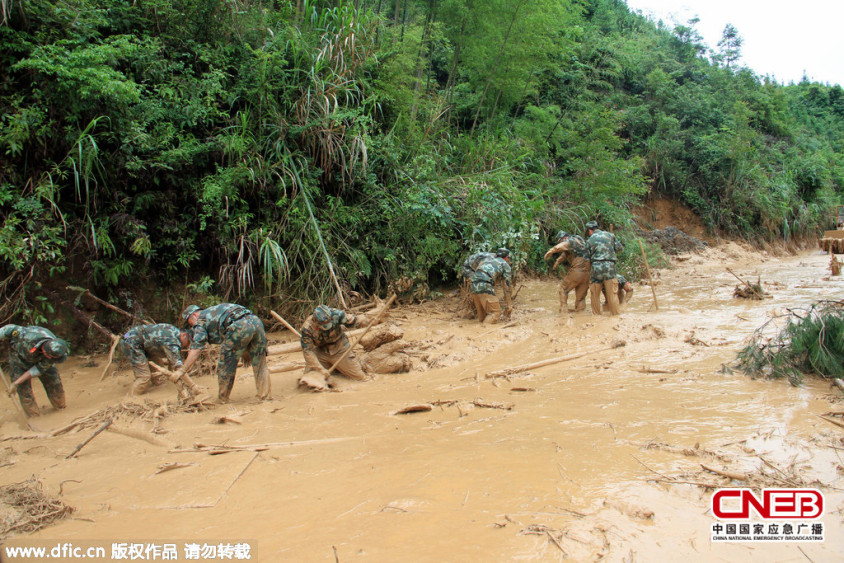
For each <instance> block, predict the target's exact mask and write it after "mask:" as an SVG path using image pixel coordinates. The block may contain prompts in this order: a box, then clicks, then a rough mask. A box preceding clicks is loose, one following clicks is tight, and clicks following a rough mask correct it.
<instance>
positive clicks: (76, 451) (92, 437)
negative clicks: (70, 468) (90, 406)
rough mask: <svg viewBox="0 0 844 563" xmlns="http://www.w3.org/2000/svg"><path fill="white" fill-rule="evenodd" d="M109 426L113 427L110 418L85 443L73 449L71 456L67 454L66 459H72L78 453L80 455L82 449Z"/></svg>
mask: <svg viewBox="0 0 844 563" xmlns="http://www.w3.org/2000/svg"><path fill="white" fill-rule="evenodd" d="M109 426H111V419H110V418H109V419H108V420H106V421H105V422H103V423H102V424H101V425H100V427H99V428H97V429H96V430H94V433H93V434H91V435H90V436H88V438H86V439H85V441H84V442H82V443H81V444H79V445H78V446H76V447H75V448H73V451H72V452H70V453H69V454H67V456H66V457H65V459H70V458H72V457H73V456H75V455H76V454H77V453H79V450H81V449H82V448H84V447H85V446H86V445H87V444H88V442H90V441H91V440H93V439H94V438H96V437H97V435H98V434H99V433H100V432H102V431H103V430H105V429H106V428H108V427H109Z"/></svg>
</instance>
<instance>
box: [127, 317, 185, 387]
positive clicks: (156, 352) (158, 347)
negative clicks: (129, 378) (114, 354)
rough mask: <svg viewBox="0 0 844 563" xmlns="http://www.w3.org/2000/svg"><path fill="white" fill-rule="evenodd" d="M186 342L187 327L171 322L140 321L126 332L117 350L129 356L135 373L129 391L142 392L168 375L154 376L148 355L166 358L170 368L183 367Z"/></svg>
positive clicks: (162, 380) (161, 381) (159, 382)
mask: <svg viewBox="0 0 844 563" xmlns="http://www.w3.org/2000/svg"><path fill="white" fill-rule="evenodd" d="M188 346H190V336H189V335H188V333H187V331H184V330H179V329H178V328H176V327H175V326H173V325H171V324H166V323H161V324H155V325H141V326H136V327H134V328H132V329H130V330H129V331H128V332H126V334H124V335H123V336H122V337H121V338H120V351H121V352H122V353H123V355H124V356H126V359H127V360H129V364H130V365H131V366H132V373H134V375H135V381H134V383H133V384H132V391H131V394H132V395H143V394H144V393H146V392H147V390H149V388H150V386H151V385H153V384H155V385H159V384H161V383H163V382H164V380H166V379H167V377H166V376H164V375H160V376H157V377H153V376H152V375H151V374H150V370H149V360H150V358H153V359H154V358H158V357H164V358H167V362H168V363H169V364H170V369H172V370H174V371H175V370H178V369H179V368H181V367H182V357H181V355H180V351H181V349H182V348H187V347H188Z"/></svg>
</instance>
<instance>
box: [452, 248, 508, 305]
mask: <svg viewBox="0 0 844 563" xmlns="http://www.w3.org/2000/svg"><path fill="white" fill-rule="evenodd" d="M496 257H498V258H502V256H498V255H497V254H495V253H493V252H476V253H474V254H472V255H471V256H469V257H468V258H466V260H464V261H463V265H462V266H461V268H460V274H461V276H462V278H463V280H462V284H461V286H460V293H461V295H462V296H463V305H462V308H461V310H462V313H461V314H460V315H459V316H460V317H461V318H464V319H473V318H475V315H476V311H475V301H474V299H473V297H472V292H471V284H472V275H473V274H474V273H475V270H477V269H478V267H479V266H480V265H481V264H482V263H483V262H484V260H491V259H493V258H496Z"/></svg>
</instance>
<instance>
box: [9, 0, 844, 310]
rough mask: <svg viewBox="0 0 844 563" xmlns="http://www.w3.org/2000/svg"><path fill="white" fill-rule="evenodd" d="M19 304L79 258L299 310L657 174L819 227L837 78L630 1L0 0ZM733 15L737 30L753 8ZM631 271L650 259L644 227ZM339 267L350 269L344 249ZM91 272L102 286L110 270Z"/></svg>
mask: <svg viewBox="0 0 844 563" xmlns="http://www.w3.org/2000/svg"><path fill="white" fill-rule="evenodd" d="M0 11H1V12H2V13H0V104H1V105H2V107H3V108H4V111H3V114H2V117H0V214H2V219H3V222H2V230H0V272H2V282H0V295H2V297H4V304H5V305H4V306H3V311H2V313H3V314H2V315H0V316H2V317H3V318H4V319H8V318H9V317H10V316H11V315H13V314H17V313H23V314H24V316H26V317H28V320H38V318H39V315H40V313H39V307H38V305H39V299H40V298H42V297H43V296H42V295H41V294H40V293H39V287H40V286H39V285H38V282H45V281H48V280H50V279H51V277H55V276H56V275H57V274H58V273H62V272H65V275H64V277H65V278H70V279H81V280H86V283H87V284H88V285H89V287H93V288H94V289H95V290H96V291H98V292H101V293H104V294H108V295H109V296H110V297H111V298H112V299H117V298H118V297H119V296H120V295H124V296H125V295H126V294H127V292H126V290H127V289H132V288H135V287H138V286H139V285H141V284H155V285H156V286H157V287H164V288H167V287H175V286H176V285H179V284H182V285H189V287H190V288H191V289H193V290H194V291H196V292H206V293H213V294H214V295H216V296H217V297H219V298H224V299H229V300H235V299H238V300H245V301H254V300H256V299H264V300H265V302H266V303H267V304H271V305H273V306H274V307H276V308H287V309H292V310H294V311H295V312H296V313H298V312H301V311H302V310H304V309H305V308H307V307H310V306H312V304H313V303H314V302H316V301H322V300H326V299H330V298H331V296H333V295H334V290H333V287H332V281H331V278H330V275H329V271H330V269H333V271H334V272H336V274H337V276H338V277H339V278H340V282H341V284H342V285H343V286H344V289H346V290H351V289H354V290H365V291H378V290H380V289H383V288H384V287H385V286H386V285H387V284H389V283H390V282H392V281H394V280H397V279H399V278H401V277H404V278H406V279H409V280H416V281H418V282H420V283H429V284H433V283H438V282H441V281H448V280H451V279H453V278H454V275H455V271H456V265H457V264H458V263H459V261H460V260H461V259H462V257H463V256H465V254H466V253H468V252H471V251H475V250H477V249H481V248H483V249H488V248H494V247H496V246H501V245H506V246H508V247H511V248H512V249H514V250H515V256H516V259H517V261H518V262H520V263H521V265H522V266H523V267H526V268H528V269H536V270H544V269H545V268H546V267H547V266H546V265H545V264H543V263H542V261H541V256H542V253H543V252H544V250H545V249H546V248H547V244H548V242H549V241H550V236H551V234H552V233H553V232H555V231H556V230H557V229H560V228H565V229H566V230H569V231H575V232H580V231H582V225H583V223H584V222H585V221H587V220H589V219H591V218H598V219H599V220H601V221H602V222H603V223H604V224H612V225H614V226H615V229H616V232H619V233H620V235H621V237H622V239H625V240H628V241H630V242H633V240H634V239H633V237H634V235H633V232H634V231H633V227H635V224H634V222H633V219H632V216H631V214H630V212H629V211H628V208H629V206H630V205H631V204H633V203H636V202H637V201H639V200H640V198H641V197H642V196H643V194H645V193H646V192H647V191H648V189H651V190H655V191H658V192H661V193H664V194H669V195H672V196H675V197H677V198H678V199H679V200H681V201H683V202H685V203H686V204H688V205H690V206H691V207H692V208H693V209H694V210H696V211H697V212H698V213H699V214H700V215H701V217H703V218H704V220H705V221H706V223H707V225H708V226H709V227H710V228H711V229H713V231H717V232H720V233H726V234H729V235H734V236H742V237H746V238H749V239H763V240H768V241H774V240H788V239H790V238H791V237H801V236H813V235H814V234H815V233H816V232H817V230H818V229H819V228H821V227H823V226H825V222H826V216H825V213H826V212H827V210H828V208H829V207H830V205H831V204H833V203H837V202H838V201H840V199H839V198H840V193H841V189H842V185H844V167H842V160H841V155H842V152H844V91H842V89H841V88H840V87H839V86H833V87H830V86H825V85H822V84H816V83H809V82H808V81H803V82H801V83H799V84H791V85H788V86H781V85H779V84H777V83H776V82H774V81H772V80H770V79H768V78H760V77H758V76H756V75H754V74H753V73H752V72H751V71H750V70H747V69H744V68H741V67H739V66H737V61H739V60H740V47H741V41H740V36H739V35H738V32H737V31H736V30H735V29H734V28H733V29H729V28H728V29H727V30H725V34H724V40H723V41H722V42H720V43H719V46H718V48H717V50H716V51H711V50H709V49H708V48H707V47H706V46H705V45H703V44H702V43H701V41H700V38H699V36H698V35H697V33H696V31H695V29H694V22H690V24H689V26H678V27H676V28H675V29H667V28H665V27H663V26H662V25H655V24H653V23H652V22H650V21H648V20H646V19H644V18H643V17H641V16H640V15H638V14H633V13H631V12H630V11H629V10H628V8H627V6H626V5H625V4H624V2H622V1H620V0H579V1H573V0H395V2H383V1H382V0H368V1H367V0H356V1H352V0H334V1H329V0H298V1H296V2H286V1H272V0H136V1H132V2H130V1H127V0H39V1H37V2H34V1H27V0H0ZM739 31H740V30H739ZM628 249H629V250H628V251H627V252H626V254H625V256H624V257H623V258H624V264H625V266H624V269H626V270H627V271H634V270H637V269H638V268H639V267H640V266H641V265H640V264H636V260H637V257H636V254H637V251H638V246H637V245H635V244H628ZM329 265H330V268H329ZM89 280H93V281H91V282H89Z"/></svg>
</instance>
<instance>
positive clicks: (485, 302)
mask: <svg viewBox="0 0 844 563" xmlns="http://www.w3.org/2000/svg"><path fill="white" fill-rule="evenodd" d="M496 255H497V256H496V257H495V258H491V259H489V260H485V261H483V262H482V263H481V265H480V266H478V269H477V270H475V273H474V274H472V278H471V280H472V283H471V286H470V290H471V292H472V299H473V300H474V302H475V309H477V311H478V320H480V321H481V322H484V321H486V322H487V323H489V324H495V323H497V322H498V321H499V319H501V318H502V317H505V318H507V317H509V316H510V309H511V305H512V301H513V300H512V297H511V294H510V286H511V285H512V283H513V273H512V270H511V269H510V251H509V250H507V249H506V248H499V249H498V250H497V251H496ZM499 280H501V281H503V282H504V303H505V307H506V310H505V311H503V312H502V311H501V303H500V302H499V301H498V297H496V296H495V282H496V281H499Z"/></svg>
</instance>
